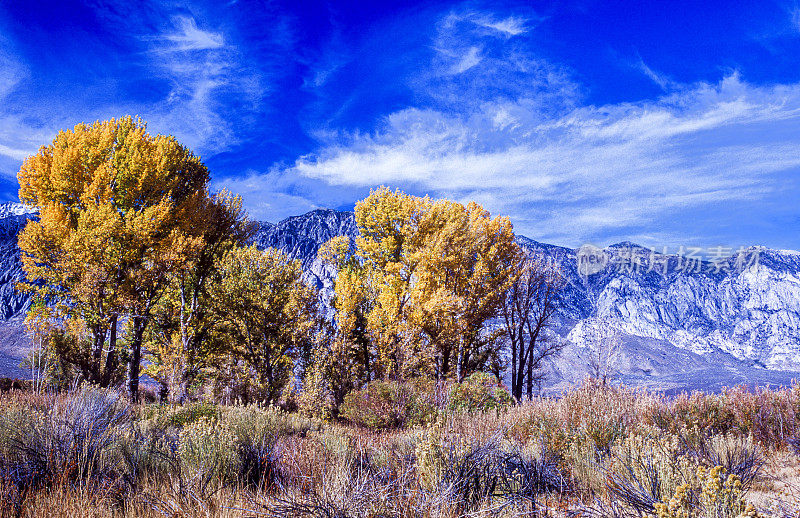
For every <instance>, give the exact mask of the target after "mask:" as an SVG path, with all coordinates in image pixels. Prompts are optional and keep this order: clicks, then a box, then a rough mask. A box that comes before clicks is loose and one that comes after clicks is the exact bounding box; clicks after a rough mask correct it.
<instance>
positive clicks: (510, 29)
mask: <svg viewBox="0 0 800 518" xmlns="http://www.w3.org/2000/svg"><path fill="white" fill-rule="evenodd" d="M475 23H476V24H479V25H482V26H483V27H487V28H490V29H494V30H495V31H498V32H500V33H501V34H503V35H505V36H517V35H519V34H522V33H524V32H526V31H527V30H528V28H527V27H526V25H527V23H528V20H527V19H525V18H522V17H518V16H509V17H507V18H502V19H499V20H498V19H495V18H493V17H491V16H487V15H482V16H476V17H475Z"/></svg>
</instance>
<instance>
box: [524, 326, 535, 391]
mask: <svg viewBox="0 0 800 518" xmlns="http://www.w3.org/2000/svg"><path fill="white" fill-rule="evenodd" d="M533 343H534V339H531V340H530V342H528V349H529V351H528V361H527V364H528V372H527V376H528V379H527V380H526V381H527V382H528V385H527V389H528V390H527V392H528V400H531V399H533V351H532V350H530V349H533Z"/></svg>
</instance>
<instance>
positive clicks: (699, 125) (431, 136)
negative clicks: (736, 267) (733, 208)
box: [288, 75, 800, 242]
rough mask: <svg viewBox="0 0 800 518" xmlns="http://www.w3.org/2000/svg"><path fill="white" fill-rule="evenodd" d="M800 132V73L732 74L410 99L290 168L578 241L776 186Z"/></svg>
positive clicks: (792, 166)
mask: <svg viewBox="0 0 800 518" xmlns="http://www.w3.org/2000/svg"><path fill="white" fill-rule="evenodd" d="M799 132H800V85H788V86H773V87H755V86H753V85H750V84H748V83H746V82H744V81H742V80H741V79H740V78H739V77H738V76H736V75H731V76H729V77H727V78H726V79H724V80H723V81H721V82H720V83H719V84H713V85H712V84H699V85H694V86H692V87H687V88H685V89H683V90H682V91H681V92H678V93H675V94H672V95H670V96H667V97H664V98H662V99H659V100H657V101H653V102H645V103H637V104H621V105H609V106H599V107H592V106H588V107H581V108H578V109H575V110H572V111H570V112H568V113H566V114H564V115H562V116H558V117H552V118H547V117H544V116H543V115H542V113H541V112H539V111H538V110H537V105H536V104H535V103H527V104H526V103H523V102H520V103H508V102H506V103H502V104H494V103H490V102H487V103H484V105H483V107H482V109H481V111H480V112H478V113H475V112H471V113H469V114H464V113H453V112H441V111H435V110H417V109H406V110H402V111H399V112H396V113H393V114H391V115H390V116H388V117H387V118H386V119H385V123H384V125H383V128H382V129H381V130H380V131H379V132H377V133H375V134H372V135H363V134H354V135H350V136H349V137H348V138H345V139H342V140H340V141H338V142H328V143H326V145H324V146H323V147H322V148H321V149H320V150H319V151H318V152H317V153H314V154H312V155H309V156H305V157H302V158H300V159H299V160H297V162H296V163H295V164H294V165H292V166H291V167H290V168H289V169H288V171H290V172H292V173H294V174H297V175H301V176H304V177H308V178H314V179H319V180H322V181H324V182H327V183H329V184H332V185H344V186H358V187H366V186H371V185H378V184H388V185H400V186H410V187H411V188H415V189H419V190H423V191H425V192H430V193H432V194H435V195H446V196H452V197H456V198H464V199H467V198H471V199H477V200H479V201H483V202H485V203H487V206H488V207H491V208H492V209H493V210H494V211H497V212H500V213H506V214H512V215H515V217H516V221H517V224H518V225H519V226H520V227H522V229H524V230H525V231H526V232H528V233H531V234H532V235H536V236H539V237H548V238H550V239H553V240H562V241H563V240H569V241H572V242H574V241H575V239H576V238H578V239H592V238H593V237H595V236H597V235H599V234H602V233H607V232H611V231H613V230H614V229H616V228H620V227H623V226H635V225H646V224H652V223H653V222H654V221H656V220H657V219H658V218H661V217H663V216H664V215H665V214H669V213H670V212H672V211H676V210H687V209H688V210H691V209H696V208H698V207H702V206H704V205H707V204H712V203H717V202H720V201H730V200H744V199H758V198H759V197H762V196H765V195H767V194H768V193H770V192H772V191H773V190H774V189H775V188H777V182H778V180H777V178H776V175H777V174H779V173H782V172H787V171H791V170H797V169H798V168H800V146H797V145H796V141H795V136H796V135H798V134H800V133H799Z"/></svg>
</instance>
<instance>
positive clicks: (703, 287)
mask: <svg viewBox="0 0 800 518" xmlns="http://www.w3.org/2000/svg"><path fill="white" fill-rule="evenodd" d="M20 210H21V209H20V208H19V206H14V204H6V205H0V321H2V322H4V324H3V325H2V326H0V355H2V354H6V355H8V356H10V357H17V356H18V355H19V352H20V349H21V348H20V338H21V337H22V336H21V332H20V331H21V329H20V327H19V321H20V316H21V315H22V314H23V313H24V310H25V309H26V304H27V300H26V298H25V297H23V296H21V295H20V294H18V293H16V292H15V291H14V289H13V286H14V284H15V283H16V282H17V281H18V280H19V279H20V278H21V275H22V271H21V268H20V265H19V252H18V250H17V248H16V233H17V232H18V231H19V230H20V229H21V228H22V225H24V222H25V221H26V220H27V218H28V217H30V216H29V215H28V214H25V213H18V212H19V211H20ZM15 211H16V212H15ZM357 232H358V230H357V228H356V225H355V220H354V217H353V214H352V213H349V212H339V211H334V210H316V211H312V212H309V213H307V214H304V215H302V216H296V217H292V218H288V219H286V220H284V221H281V222H280V223H277V224H272V223H262V224H261V225H260V227H259V230H258V232H257V234H256V236H255V238H254V242H255V243H256V244H257V245H258V246H259V247H275V248H279V249H281V250H284V251H285V252H286V253H287V254H288V255H289V257H291V258H293V259H299V260H300V261H301V262H302V263H303V267H304V269H305V271H306V279H307V281H308V282H310V283H313V284H315V285H316V286H317V287H318V288H320V290H321V291H322V297H323V300H327V299H328V297H329V296H330V294H331V292H332V287H333V276H334V272H332V271H331V270H330V269H328V268H326V267H324V266H323V265H322V264H321V263H320V262H319V261H318V260H317V259H316V252H317V248H318V247H319V245H321V244H322V243H324V242H325V241H327V240H328V239H330V238H331V237H334V236H338V235H349V236H351V237H355V235H356V234H357ZM518 240H519V243H520V245H521V246H523V247H524V248H526V249H527V250H528V251H529V252H530V253H535V254H540V255H542V256H544V257H545V258H547V259H548V260H551V261H553V262H554V263H556V264H557V265H558V266H559V268H560V269H561V271H562V273H563V275H564V277H565V279H566V285H565V287H564V289H563V291H562V295H561V297H562V301H561V306H562V308H561V311H560V313H559V317H558V321H557V322H556V324H555V325H554V326H553V329H552V338H551V339H553V340H562V341H564V342H566V349H565V352H564V353H563V354H562V355H561V357H560V358H559V359H558V360H557V361H555V362H553V363H552V364H551V365H550V366H549V367H548V369H549V370H550V378H549V382H548V385H549V389H550V390H560V389H561V388H565V387H566V386H567V385H569V384H571V383H574V382H576V381H580V380H581V379H582V378H583V377H584V376H585V375H586V374H587V372H588V370H589V364H590V363H591V360H592V358H595V359H596V360H598V359H602V362H601V363H604V364H605V366H606V368H607V370H609V371H610V372H612V373H613V376H614V377H618V378H621V379H623V380H625V381H627V382H631V383H636V384H642V385H648V386H652V387H657V388H661V389H666V390H679V389H684V388H705V389H718V388H719V387H720V386H722V385H724V384H728V385H730V384H733V383H753V384H755V383H773V384H786V383H788V382H789V381H790V380H791V379H792V377H794V376H796V375H797V376H798V377H800V375H798V374H796V372H795V371H800V253H798V252H793V251H779V250H770V249H766V248H759V247H754V248H750V249H747V250H744V251H739V253H737V254H734V255H733V256H731V257H727V258H724V259H723V258H722V257H721V255H722V254H720V257H715V258H714V261H711V262H709V261H702V260H700V259H699V258H697V257H694V256H693V255H692V254H686V255H680V254H678V255H665V254H658V253H654V252H651V251H650V250H648V249H645V248H642V247H639V246H637V245H635V244H632V243H619V244H616V245H612V246H609V247H607V248H604V249H598V248H593V247H583V248H581V249H579V250H574V249H569V248H564V247H558V246H553V245H548V244H544V243H539V242H536V241H533V240H531V239H528V238H525V237H519V238H518ZM725 255H727V254H725ZM7 363H8V361H3V362H0V370H2V366H3V364H7ZM595 363H597V361H595Z"/></svg>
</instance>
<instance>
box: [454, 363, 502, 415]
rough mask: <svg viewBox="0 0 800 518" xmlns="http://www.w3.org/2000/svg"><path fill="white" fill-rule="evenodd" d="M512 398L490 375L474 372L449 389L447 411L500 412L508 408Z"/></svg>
mask: <svg viewBox="0 0 800 518" xmlns="http://www.w3.org/2000/svg"><path fill="white" fill-rule="evenodd" d="M513 403H514V398H512V397H511V394H510V393H509V392H508V390H506V388H505V387H503V386H502V385H501V384H500V383H498V382H497V380H496V379H495V378H494V376H492V375H491V374H486V373H485V372H476V373H474V374H472V375H470V376H469V377H468V378H467V379H465V380H464V381H462V382H461V383H455V384H454V385H453V386H452V388H451V389H450V397H449V401H448V405H447V406H448V409H449V410H455V411H462V412H475V411H486V410H500V409H506V408H508V407H510V406H511V405H512V404H513Z"/></svg>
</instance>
